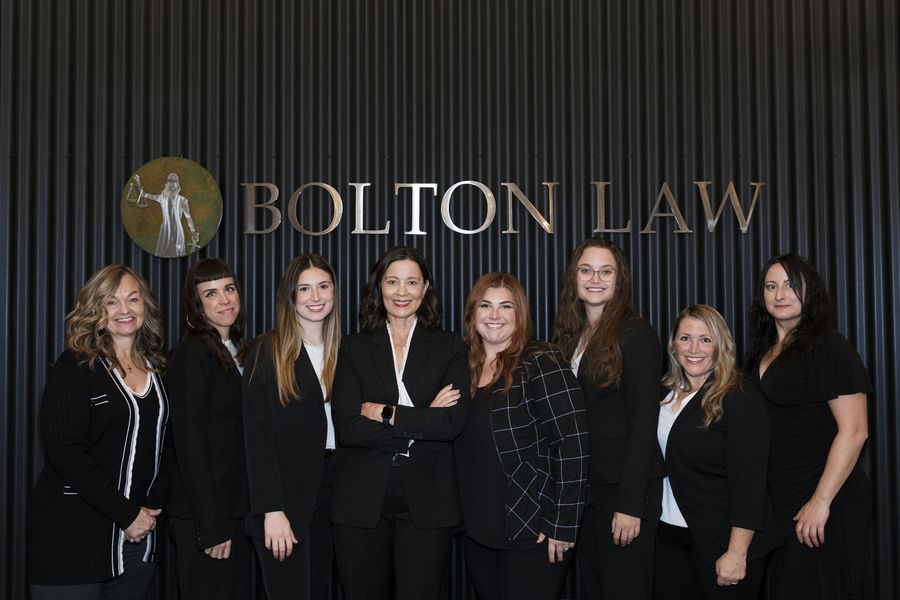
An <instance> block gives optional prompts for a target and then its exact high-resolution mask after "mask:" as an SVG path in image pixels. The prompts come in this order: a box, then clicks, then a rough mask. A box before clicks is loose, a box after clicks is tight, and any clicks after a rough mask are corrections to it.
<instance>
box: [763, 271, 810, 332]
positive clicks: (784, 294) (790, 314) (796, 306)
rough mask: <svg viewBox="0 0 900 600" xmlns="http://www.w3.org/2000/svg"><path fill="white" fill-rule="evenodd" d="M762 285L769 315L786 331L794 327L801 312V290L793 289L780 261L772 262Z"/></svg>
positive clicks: (798, 320)
mask: <svg viewBox="0 0 900 600" xmlns="http://www.w3.org/2000/svg"><path fill="white" fill-rule="evenodd" d="M763 286H764V287H763V300H764V301H765V303H766V311H767V312H768V313H769V315H771V316H772V318H773V319H775V321H776V322H777V323H779V324H780V325H781V326H782V327H783V328H784V329H786V330H788V331H790V330H791V329H793V328H794V327H796V326H797V323H799V322H800V315H801V313H802V312H803V302H802V301H801V300H800V295H801V294H802V290H796V289H794V287H793V286H792V284H791V281H790V278H789V277H788V274H787V271H785V270H784V267H783V266H781V264H780V263H775V264H773V265H772V266H771V267H769V270H768V271H766V281H765V283H764V284H763Z"/></svg>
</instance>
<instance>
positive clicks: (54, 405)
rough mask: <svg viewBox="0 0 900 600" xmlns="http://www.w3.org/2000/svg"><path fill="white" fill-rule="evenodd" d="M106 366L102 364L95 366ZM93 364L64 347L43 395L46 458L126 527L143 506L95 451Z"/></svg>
mask: <svg viewBox="0 0 900 600" xmlns="http://www.w3.org/2000/svg"><path fill="white" fill-rule="evenodd" d="M97 368H98V369H103V368H104V367H103V366H102V365H99V364H98V366H97ZM90 377H91V371H90V368H89V367H87V366H86V365H79V364H78V362H77V360H76V359H75V358H74V357H73V356H72V355H71V354H69V353H63V355H62V356H61V357H60V359H59V360H58V361H57V363H56V365H55V366H54V367H53V369H52V370H51V371H50V375H49V377H48V379H47V385H46V386H45V387H44V396H43V399H42V401H41V409H40V423H41V437H42V439H43V445H44V454H45V455H46V458H47V462H48V463H50V465H51V466H52V467H53V468H54V469H55V470H56V472H57V473H59V475H60V477H62V479H63V480H64V481H65V482H66V484H68V485H70V486H72V489H73V490H75V491H76V492H78V494H79V495H80V496H81V497H82V498H83V499H84V500H85V501H86V502H87V503H88V504H90V505H91V506H93V507H94V508H96V509H97V510H98V511H100V512H101V513H103V514H104V515H106V516H107V517H109V518H111V519H112V520H113V521H115V523H116V525H118V526H119V527H120V528H122V529H127V528H128V526H129V525H131V523H132V522H133V521H134V519H135V518H136V517H137V515H138V513H139V512H140V509H141V504H140V502H137V501H135V500H130V499H128V498H126V497H125V496H124V495H123V494H122V492H120V491H119V489H118V488H117V487H116V483H115V482H114V481H111V480H110V479H109V478H108V477H107V476H106V475H105V474H104V473H103V471H102V469H101V468H100V465H99V464H98V463H97V461H96V460H95V459H94V457H93V456H91V453H90V446H89V431H90V427H91V398H90V395H91V388H90V384H89V378H90Z"/></svg>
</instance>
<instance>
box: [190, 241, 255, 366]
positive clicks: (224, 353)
mask: <svg viewBox="0 0 900 600" xmlns="http://www.w3.org/2000/svg"><path fill="white" fill-rule="evenodd" d="M228 277H230V278H232V280H234V286H235V288H237V292H238V297H239V298H240V299H241V309H240V310H239V311H238V315H237V318H236V319H235V320H234V324H233V325H232V326H231V333H230V334H229V337H230V339H231V341H232V343H233V344H234V345H235V347H236V348H237V351H238V353H237V360H238V363H240V364H243V363H244V355H245V354H246V353H247V342H246V340H244V297H243V296H244V295H243V293H242V292H241V285H240V283H239V282H238V278H237V275H235V274H234V271H233V270H232V269H231V267H230V266H229V265H228V263H227V262H225V261H224V260H222V259H220V258H204V259H203V260H201V261H198V262H196V263H194V264H193V266H191V268H190V269H189V270H188V272H187V273H186V274H185V276H184V285H183V286H182V288H181V324H182V326H183V327H184V332H185V335H186V336H188V335H193V336H196V337H197V338H198V339H200V340H201V341H202V342H203V343H204V345H205V346H206V350H207V352H209V354H210V356H212V357H213V358H215V359H216V360H217V361H218V362H219V364H220V365H222V366H223V367H226V368H228V367H230V366H231V365H232V364H233V362H234V360H233V359H232V358H231V354H230V353H229V352H228V348H226V347H225V345H224V344H222V342H221V340H220V339H219V332H218V331H217V330H216V328H215V327H214V326H213V325H212V324H210V322H209V321H208V320H207V318H206V313H204V311H203V302H202V301H201V299H200V294H199V293H197V286H198V285H200V284H201V283H206V282H208V281H216V280H218V279H227V278H228Z"/></svg>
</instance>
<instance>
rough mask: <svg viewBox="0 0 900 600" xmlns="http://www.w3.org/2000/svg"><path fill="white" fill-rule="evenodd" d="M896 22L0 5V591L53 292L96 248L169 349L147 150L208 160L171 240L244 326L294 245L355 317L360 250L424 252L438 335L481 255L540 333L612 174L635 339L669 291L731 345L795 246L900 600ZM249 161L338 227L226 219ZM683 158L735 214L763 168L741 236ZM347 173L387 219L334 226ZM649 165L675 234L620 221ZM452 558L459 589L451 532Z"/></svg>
mask: <svg viewBox="0 0 900 600" xmlns="http://www.w3.org/2000/svg"><path fill="white" fill-rule="evenodd" d="M898 21H900V15H898V5H897V3H896V2H895V0H862V1H859V2H847V1H840V0H821V1H813V0H807V1H801V0H790V1H786V0H766V1H750V0H742V1H728V2H721V1H718V0H696V1H684V2H681V1H667V2H653V1H649V0H644V1H640V0H610V1H608V2H600V1H597V2H592V1H589V0H577V1H576V0H556V1H550V0H547V1H512V0H509V1H483V2H479V1H475V0H470V1H465V0H452V1H451V0H442V1H437V0H430V1H418V0H409V1H400V0H396V1H363V0H334V1H316V2H313V1H299V2H295V1H293V0H284V1H280V2H268V1H257V2H237V1H230V2H225V1H216V0H189V1H177V0H171V1H170V2H159V1H155V2H150V1H148V2H134V1H119V0H107V1H99V0H94V1H79V2H65V1H63V0H59V1H49V0H44V1H28V0H0V353H2V355H3V358H2V359H0V382H2V383H0V385H2V387H3V390H4V392H5V395H6V402H4V403H3V404H2V408H0V435H2V436H3V437H4V438H5V443H4V444H3V445H2V450H0V452H2V460H0V488H2V493H0V530H2V532H3V534H2V536H0V537H2V540H0V544H2V545H0V553H2V555H3V560H2V561H0V563H2V564H0V595H3V596H4V597H8V598H20V597H23V596H24V593H25V592H24V590H25V575H24V573H25V564H24V547H25V544H26V543H27V539H26V535H25V514H26V496H27V492H28V489H29V487H30V485H31V483H32V482H33V480H34V478H35V477H36V474H37V473H38V470H39V469H40V466H41V464H42V461H43V457H42V452H41V450H40V439H39V435H38V431H37V412H38V406H39V401H40V392H41V389H42V388H43V385H44V381H45V378H46V374H47V369H48V366H49V365H50V364H51V362H52V361H53V360H54V358H55V357H56V356H57V355H58V354H59V352H60V351H61V350H62V348H63V343H64V338H63V329H64V328H63V322H64V315H65V314H66V312H67V311H69V310H70V309H71V307H72V306H73V304H74V299H75V295H76V293H77V291H78V289H79V288H80V286H81V285H82V284H83V283H84V282H85V281H86V280H87V278H88V277H89V276H90V275H91V273H93V272H94V271H95V270H96V269H98V268H99V267H101V266H103V265H105V264H108V263H111V262H124V263H127V264H129V265H132V266H134V267H135V268H137V269H138V270H139V271H140V272H141V273H143V274H144V275H145V276H146V277H147V278H148V280H149V281H150V283H151V285H152V287H153V289H154V290H155V291H156V293H157V295H158V298H159V300H160V301H161V303H162V305H163V307H164V309H165V310H166V313H167V316H168V321H169V323H170V325H169V329H168V335H169V338H168V339H169V340H170V342H172V343H174V341H175V340H176V339H177V336H178V335H179V331H178V330H177V327H176V326H175V323H176V315H177V309H178V307H177V299H178V289H179V287H180V282H181V280H182V276H183V273H184V272H185V270H186V268H187V267H188V265H189V264H190V263H191V262H192V261H194V260H197V258H198V255H195V256H192V257H190V258H183V259H160V258H156V257H153V256H151V255H149V254H147V253H145V252H144V251H142V250H140V249H139V248H138V247H137V246H136V245H135V244H134V243H133V242H132V241H131V240H130V239H129V238H128V237H127V236H126V235H125V231H124V229H123V226H122V222H121V216H120V210H119V198H120V194H121V192H122V189H123V187H124V185H125V182H126V181H127V179H128V177H129V176H130V175H131V173H133V172H134V171H135V170H136V169H137V168H138V167H139V166H140V165H142V164H143V163H145V162H147V161H149V160H151V159H154V158H157V157H159V156H166V155H176V156H183V157H185V158H190V159H192V160H195V161H197V162H199V163H200V164H202V165H204V166H205V167H206V168H207V169H208V170H209V171H210V172H211V173H212V174H213V176H214V177H215V178H216V179H217V181H218V182H219V186H220V188H221V190H222V196H223V200H224V214H223V219H222V225H221V228H220V229H219V232H218V234H217V235H216V236H215V237H214V238H213V239H212V241H211V242H210V243H209V245H208V246H207V247H205V248H203V249H202V250H201V251H200V253H199V256H200V257H206V256H221V257H223V258H225V259H226V260H228V261H229V262H231V263H232V264H233V265H234V266H235V268H236V270H237V272H238V274H239V275H240V276H241V278H242V279H243V284H244V287H245V292H246V293H245V299H244V307H245V309H246V311H247V312H248V316H249V332H250V333H251V334H253V335H256V334H259V333H261V332H262V331H264V330H265V329H267V328H269V327H270V326H271V325H272V323H273V316H274V311H273V299H274V292H275V286H276V283H277V280H278V278H279V277H280V274H281V272H282V270H283V268H284V266H285V265H286V263H287V261H288V260H289V259H290V258H291V257H292V256H294V255H295V254H297V253H300V252H303V251H309V250H313V251H317V252H320V253H322V254H324V255H325V256H326V257H328V258H330V260H331V261H332V263H333V264H334V265H335V267H336V270H337V272H338V274H339V277H340V288H341V296H342V299H341V310H342V316H343V325H344V327H345V330H346V331H355V330H356V311H357V308H358V298H359V292H360V288H361V285H362V283H363V281H364V278H365V274H366V273H367V270H368V268H369V266H370V265H371V263H372V262H373V261H374V259H375V257H376V256H377V255H378V254H379V253H381V252H382V251H383V250H384V249H386V248H387V247H389V246H391V245H394V244H396V243H407V244H413V245H415V246H417V247H418V248H419V249H421V250H422V251H423V252H424V253H425V254H426V256H427V257H428V258H429V259H430V260H431V261H432V263H433V266H434V269H435V272H436V276H437V282H436V283H437V289H438V293H439V296H440V298H441V299H442V301H443V303H444V307H445V324H446V326H447V327H448V328H451V329H457V330H458V329H459V328H460V326H461V307H462V303H463V301H464V296H465V293H466V291H467V290H468V288H469V287H470V286H471V284H472V283H473V282H474V280H475V279H477V277H478V276H479V275H480V274H482V273H484V272H487V271H490V270H509V271H511V272H513V273H515V274H516V275H518V276H519V277H520V278H521V279H522V281H523V283H524V284H525V287H526V289H527V290H528V293H529V297H530V299H531V302H532V314H533V316H534V318H535V321H536V326H537V335H538V336H539V337H542V338H545V337H547V335H548V333H549V330H550V327H551V325H552V318H553V313H554V311H555V308H556V297H557V290H558V287H559V276H560V275H561V273H562V270H563V265H564V264H565V262H566V260H567V256H568V253H569V252H570V251H571V249H572V248H573V247H574V246H575V245H576V244H577V243H578V242H579V241H580V240H581V239H582V238H584V237H585V236H588V235H590V234H591V231H592V229H593V228H594V227H595V224H596V221H597V213H596V206H595V202H594V191H593V188H592V186H591V185H590V182H591V181H600V180H604V181H610V182H612V183H611V185H610V187H609V189H608V190H607V206H608V214H607V223H608V225H609V226H615V227H621V226H623V225H624V223H625V221H626V220H627V219H628V218H631V219H632V232H631V233H625V234H616V235H613V236H612V238H613V239H614V240H615V241H616V242H617V243H619V244H620V245H621V246H622V247H623V248H624V249H625V251H626V253H627V254H628V255H629V256H630V258H631V261H632V266H633V269H634V272H635V277H636V281H635V285H636V295H637V308H638V309H639V310H640V312H641V313H642V314H644V315H645V316H646V317H647V318H648V319H649V320H650V321H651V323H653V325H654V326H655V327H656V328H657V330H658V331H659V332H660V334H661V335H663V336H665V335H667V334H668V333H669V327H670V323H671V322H672V320H673V318H674V316H675V315H676V314H677V313H678V311H679V310H680V309H681V308H682V307H684V306H685V305H686V304H688V303H693V302H706V303H709V304H711V305H713V306H715V307H717V308H718V309H719V310H720V311H721V312H722V313H723V314H724V315H725V317H726V320H727V321H728V322H729V324H730V325H731V327H732V329H733V331H734V333H735V335H736V338H737V340H738V344H739V347H741V348H746V344H747V341H748V340H747V334H746V332H747V313H748V308H749V304H750V300H751V297H752V295H753V293H754V289H753V287H754V281H755V278H756V276H757V274H758V271H759V270H760V268H761V266H762V264H763V263H764V261H765V260H766V259H767V258H768V257H769V256H771V255H772V254H775V253H781V252H786V251H795V252H798V253H800V254H803V255H806V256H807V257H809V258H810V260H811V261H812V262H813V263H814V264H816V265H817V266H818V268H819V269H820V271H821V272H822V273H823V275H824V277H825V280H826V282H827V284H828V286H829V288H830V290H831V292H832V295H833V297H834V300H835V302H836V306H837V316H838V328H839V329H840V331H841V332H842V333H844V334H845V335H846V336H847V337H848V338H849V339H850V341H851V342H852V343H853V344H854V346H855V347H856V348H857V349H858V350H859V353H860V354H861V356H862V358H863V361H864V362H865V363H866V365H867V366H868V369H869V373H870V376H871V378H872V381H873V383H874V385H875V389H876V394H875V396H874V398H872V399H871V401H870V409H869V414H870V441H869V443H868V445H867V447H866V450H865V451H864V457H863V461H864V464H865V468H866V470H867V472H868V473H869V474H870V476H871V478H872V482H873V486H874V491H875V498H876V505H875V507H874V517H875V529H874V531H875V535H874V542H873V553H874V557H875V561H874V568H875V569H876V570H877V585H878V589H879V596H880V597H882V598H896V597H898V596H900V583H898V575H897V572H896V565H897V564H898V561H900V557H898V539H900V536H898V513H900V511H898V506H900V499H898V493H900V466H898V455H900V436H898V433H900V431H898V430H900V415H898V411H897V408H896V403H895V398H896V397H897V393H898V391H900V389H898V388H900V386H898V383H897V380H896V375H895V366H896V364H897V359H898V347H897V343H898V342H897V339H898V333H900V331H898V329H900V323H898V322H897V320H896V319H895V318H894V317H895V316H896V315H897V312H898V311H897V300H896V298H897V297H898V293H900V277H898V275H900V273H898V271H900V250H898V244H900V192H898V187H900V160H898V141H900V126H898V108H897V107H898V106H900V95H898V80H900V77H898V74H900V61H898V56H900V52H898ZM462 180H477V181H481V182H483V183H485V184H486V185H487V186H488V187H490V188H491V190H492V191H493V193H494V195H495V196H496V198H497V200H498V213H497V218H496V219H495V221H494V222H493V224H492V225H491V226H490V227H489V228H488V229H487V230H486V231H484V232H482V233H480V234H477V235H460V234H458V233H454V232H452V231H451V230H449V229H447V228H446V227H445V226H444V225H443V223H442V222H441V220H440V214H439V210H438V206H439V199H440V196H442V195H443V193H444V192H445V191H446V190H447V188H449V187H450V186H451V185H452V184H454V183H456V182H458V181H462ZM261 181H264V182H270V183H274V184H275V185H277V186H278V187H279V189H280V192H281V198H280V199H279V201H278V202H277V205H278V206H279V208H281V209H282V211H283V212H284V211H285V210H286V207H287V200H288V197H289V196H290V194H291V192H292V191H293V190H294V189H296V188H297V187H299V186H300V185H302V184H303V183H306V182H310V181H324V182H328V183H330V184H331V185H333V186H334V187H336V188H337V189H338V191H339V192H340V193H341V195H342V197H343V199H344V218H343V220H342V222H341V224H340V226H339V227H338V228H337V229H336V230H335V231H334V232H332V233H331V234H329V235H327V236H324V237H312V236H305V235H301V234H299V233H298V232H296V231H294V230H293V229H292V228H291V227H290V224H289V223H288V220H287V216H286V214H285V218H284V222H283V223H282V225H281V227H280V228H278V229H277V230H276V231H274V232H272V233H270V234H267V235H257V236H250V235H245V234H244V233H243V231H244V229H245V226H246V221H245V213H244V191H243V188H241V186H240V184H241V183H242V182H261ZM544 181H558V182H559V186H558V188H557V200H556V207H555V208H556V215H555V216H556V230H555V233H554V234H553V235H549V234H547V233H545V232H544V231H543V230H542V229H540V228H539V227H538V226H537V225H536V224H535V222H534V221H533V219H531V218H530V217H529V216H528V214H527V213H526V211H525V210H524V209H523V208H521V207H517V209H516V212H515V220H516V223H517V227H518V229H519V230H520V231H521V233H520V234H518V235H504V234H502V233H501V232H502V230H504V229H506V228H507V225H508V223H507V217H506V210H507V208H506V190H505V189H504V188H503V187H502V186H501V185H500V184H501V182H516V183H518V185H519V186H520V187H521V188H522V190H523V191H524V192H525V194H527V195H528V196H529V197H530V198H531V200H532V202H534V203H535V204H536V205H537V206H538V208H539V209H541V210H542V211H543V212H544V213H545V214H546V208H547V205H546V196H545V192H544V188H543V187H542V185H541V182H544ZM694 181H710V182H712V183H711V185H710V190H711V197H712V199H713V203H714V205H715V206H718V204H719V202H720V201H721V199H722V195H723V193H724V191H725V188H726V186H727V184H728V182H729V181H733V182H734V184H735V187H736V190H737V192H738V194H739V195H740V197H741V200H742V203H743V206H744V209H745V212H746V210H747V208H748V207H749V202H750V199H751V197H752V188H751V182H753V181H758V182H764V183H765V187H764V188H763V191H762V193H761V194H760V198H759V203H758V205H757V206H756V211H755V213H754V215H753V218H752V220H751V221H750V226H749V229H748V231H747V233H746V234H742V233H741V232H740V230H739V228H738V225H737V221H736V219H735V218H734V213H733V211H732V210H731V208H728V209H727V210H726V211H725V213H724V214H723V217H722V220H721V221H720V223H719V225H718V227H717V229H716V231H715V232H714V233H710V232H708V231H707V229H706V226H705V219H704V216H703V212H702V209H701V204H700V201H699V194H698V192H697V189H696V187H695V185H694V183H693V182H694ZM350 182H370V183H371V184H372V185H371V187H370V188H369V189H368V193H367V198H366V200H367V201H366V206H367V208H366V211H367V215H366V225H367V227H369V228H376V227H382V226H383V224H384V222H385V220H388V219H389V220H390V221H391V232H390V234H389V235H352V234H351V230H352V229H353V227H354V225H355V221H354V206H355V205H354V202H353V198H354V196H353V188H352V187H351V186H350V185H349V184H350ZM395 182H419V183H423V182H434V183H437V185H438V194H437V197H433V196H432V195H430V194H426V195H425V196H423V203H422V206H423V218H422V223H423V229H424V230H425V231H426V232H427V235H425V236H410V235H404V233H403V232H404V231H406V230H408V229H409V227H410V225H411V219H410V201H409V198H410V196H409V191H403V192H401V193H400V194H399V196H397V197H395V196H394V183H395ZM663 182H668V184H669V186H670V187H671V189H672V191H673V193H674V194H675V197H676V198H677V199H678V203H679V206H680V207H681V210H682V211H683V212H684V215H685V219H686V221H687V224H688V226H689V227H690V228H691V229H692V230H693V233H684V234H676V233H674V232H673V231H674V229H675V223H674V220H673V219H671V218H663V219H659V220H657V222H656V230H657V233H655V234H640V233H638V232H639V230H640V229H642V228H643V227H644V225H645V224H646V221H647V218H648V216H649V214H650V209H651V207H652V206H653V203H654V200H655V199H656V195H657V193H658V191H659V189H660V186H661V185H662V183H663ZM150 191H155V190H150ZM261 199H262V197H261V196H260V200H261ZM300 205H301V209H300V220H301V222H302V223H303V224H304V225H305V226H306V227H307V228H309V229H316V230H318V229H323V228H324V227H325V226H326V225H327V224H328V222H330V220H331V212H330V202H329V201H328V199H327V196H326V194H324V192H321V191H317V190H310V191H308V192H306V193H304V195H303V197H302V199H301V202H300ZM453 206H454V208H453V211H452V212H453V215H454V218H455V219H456V221H457V223H459V224H460V225H461V226H464V227H467V228H470V229H471V228H475V227H477V225H478V224H480V222H481V220H482V219H483V216H484V212H483V211H484V209H483V204H482V202H481V201H480V196H479V195H478V194H477V193H475V192H474V190H473V189H472V188H464V189H461V190H459V191H458V192H457V193H456V194H455V195H454V203H453ZM258 215H259V218H260V219H263V218H265V217H267V213H265V212H264V211H259V212H258ZM261 222H262V221H261ZM452 581H453V583H452V590H453V594H452V595H453V596H454V597H455V598H462V597H464V596H465V589H466V582H465V574H464V569H463V567H462V563H461V561H460V559H459V553H458V549H457V551H456V553H455V560H454V564H453V567H452ZM569 589H570V590H571V588H569ZM161 596H162V594H161Z"/></svg>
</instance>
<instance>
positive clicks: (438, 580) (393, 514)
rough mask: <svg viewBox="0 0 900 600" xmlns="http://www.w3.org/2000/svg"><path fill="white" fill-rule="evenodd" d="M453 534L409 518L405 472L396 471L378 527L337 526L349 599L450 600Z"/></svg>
mask: <svg viewBox="0 0 900 600" xmlns="http://www.w3.org/2000/svg"><path fill="white" fill-rule="evenodd" d="M452 530H453V528H452V527H440V528H437V529H419V528H417V527H416V526H415V525H414V524H413V522H412V519H411V518H410V515H409V506H408V505H407V503H406V494H405V491H404V489H403V473H402V470H401V469H400V468H393V469H391V474H390V479H389V480H388V489H387V493H386V495H385V501H384V507H383V509H382V513H381V517H380V518H379V520H378V524H377V525H376V526H375V527H374V528H371V529H366V528H363V527H351V526H347V525H334V545H335V550H336V552H337V561H338V574H339V575H340V578H341V585H342V586H343V589H344V597H345V599H346V600H392V599H394V598H396V599H397V600H421V599H423V598H428V599H429V600H432V599H433V600H440V599H441V598H445V597H446V593H447V590H446V584H447V566H448V563H449V558H450V535H451V532H452ZM395 590H396V591H395Z"/></svg>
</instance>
